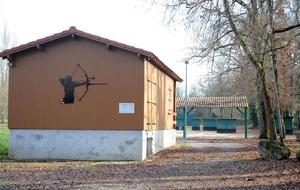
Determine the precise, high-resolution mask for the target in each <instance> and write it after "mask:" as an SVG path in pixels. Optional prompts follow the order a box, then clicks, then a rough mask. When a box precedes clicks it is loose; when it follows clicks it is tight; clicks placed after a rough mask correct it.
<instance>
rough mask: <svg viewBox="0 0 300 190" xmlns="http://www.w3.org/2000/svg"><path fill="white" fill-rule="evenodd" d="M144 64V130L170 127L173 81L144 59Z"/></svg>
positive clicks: (173, 108)
mask: <svg viewBox="0 0 300 190" xmlns="http://www.w3.org/2000/svg"><path fill="white" fill-rule="evenodd" d="M144 65H145V67H144V73H145V76H144V81H145V88H144V91H145V97H144V98H145V100H144V120H145V121H144V126H145V130H148V131H153V130H161V129H172V128H173V127H174V126H173V116H174V112H175V107H174V103H175V102H174V93H175V92H174V90H175V88H174V87H175V81H174V80H173V79H171V78H170V77H169V76H168V75H166V74H165V73H163V72H162V71H161V70H159V69H157V68H156V67H154V66H153V65H152V64H151V63H149V62H148V61H145V63H144Z"/></svg>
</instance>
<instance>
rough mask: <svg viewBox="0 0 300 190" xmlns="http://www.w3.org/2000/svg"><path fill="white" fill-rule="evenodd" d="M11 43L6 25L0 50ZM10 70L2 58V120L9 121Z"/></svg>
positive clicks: (0, 93) (0, 86)
mask: <svg viewBox="0 0 300 190" xmlns="http://www.w3.org/2000/svg"><path fill="white" fill-rule="evenodd" d="M10 45H11V39H10V35H9V33H8V29H7V27H6V25H4V27H3V29H2V32H1V33H0V51H3V50H5V49H8V48H9V47H10ZM8 71H9V68H8V66H7V62H6V60H0V122H1V123H4V122H5V121H7V108H8Z"/></svg>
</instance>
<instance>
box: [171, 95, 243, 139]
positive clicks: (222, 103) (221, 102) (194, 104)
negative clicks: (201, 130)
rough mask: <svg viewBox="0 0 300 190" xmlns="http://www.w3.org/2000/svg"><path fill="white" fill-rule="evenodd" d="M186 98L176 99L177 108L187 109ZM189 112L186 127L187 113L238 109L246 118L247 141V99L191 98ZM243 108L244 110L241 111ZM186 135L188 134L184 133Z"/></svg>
mask: <svg viewBox="0 0 300 190" xmlns="http://www.w3.org/2000/svg"><path fill="white" fill-rule="evenodd" d="M184 100H185V98H181V97H180V98H176V108H182V109H185V101H184ZM187 108H188V109H187V110H188V111H186V112H185V113H186V115H185V127H184V130H185V131H186V122H187V119H186V117H187V114H188V113H187V112H190V111H192V110H193V109H197V108H210V109H211V108H220V109H221V110H222V108H236V109H237V110H238V111H239V112H240V113H241V114H242V116H243V117H244V128H245V129H244V131H245V139H247V138H248V111H247V109H248V100H247V97H245V96H241V97H189V98H187ZM241 108H242V109H241ZM184 133H186V132H184Z"/></svg>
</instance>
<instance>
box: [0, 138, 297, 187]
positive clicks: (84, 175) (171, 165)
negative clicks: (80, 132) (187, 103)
mask: <svg viewBox="0 0 300 190" xmlns="http://www.w3.org/2000/svg"><path fill="white" fill-rule="evenodd" d="M287 143H288V144H289V145H290V146H291V147H292V150H293V154H292V156H291V158H290V159H287V160H280V161H263V160H259V158H258V153H257V148H256V145H257V140H255V139H250V140H247V141H245V140H243V139H212V138H210V139H200V138H198V137H191V138H189V139H188V140H182V139H178V143H177V145H176V146H174V147H171V148H169V149H167V150H165V151H162V152H160V153H159V154H156V155H155V156H153V157H151V158H149V159H147V160H146V161H144V162H78V161H73V162H11V161H10V162H4V161H2V162H0V189H116V190H117V189H192V190H193V189H222V190H225V189H272V190H275V189H300V162H297V161H296V160H295V148H296V147H297V146H299V143H298V144H297V143H296V142H295V141H294V140H289V141H288V142H287Z"/></svg>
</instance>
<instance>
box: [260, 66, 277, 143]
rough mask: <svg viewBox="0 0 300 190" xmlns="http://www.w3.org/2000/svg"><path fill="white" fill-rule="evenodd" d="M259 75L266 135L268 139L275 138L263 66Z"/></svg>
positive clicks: (271, 109)
mask: <svg viewBox="0 0 300 190" xmlns="http://www.w3.org/2000/svg"><path fill="white" fill-rule="evenodd" d="M258 72H259V76H260V78H261V82H262V87H263V88H262V92H261V93H262V96H264V97H263V98H264V100H265V102H264V107H265V117H266V123H265V125H266V127H267V129H268V136H269V139H270V140H276V131H275V125H274V119H273V108H272V104H271V97H270V94H269V91H268V83H267V79H266V72H265V68H264V67H263V68H262V69H259V71H258Z"/></svg>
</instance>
